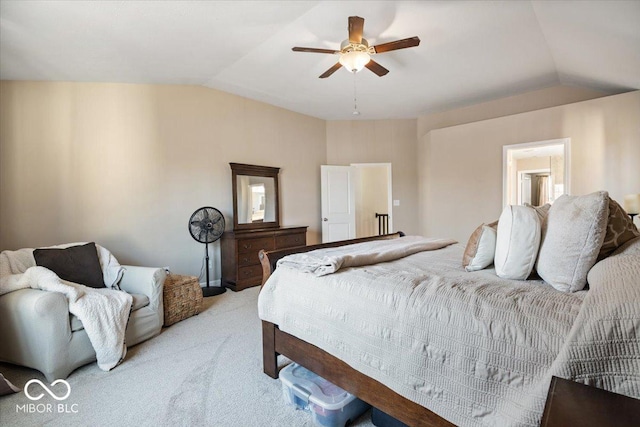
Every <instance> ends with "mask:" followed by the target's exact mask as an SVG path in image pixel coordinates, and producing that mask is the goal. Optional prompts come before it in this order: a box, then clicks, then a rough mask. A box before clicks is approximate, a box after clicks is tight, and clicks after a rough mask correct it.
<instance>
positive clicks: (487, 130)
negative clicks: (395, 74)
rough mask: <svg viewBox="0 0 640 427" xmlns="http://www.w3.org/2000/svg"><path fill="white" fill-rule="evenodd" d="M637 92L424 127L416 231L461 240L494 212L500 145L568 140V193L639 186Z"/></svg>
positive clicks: (498, 206)
mask: <svg viewBox="0 0 640 427" xmlns="http://www.w3.org/2000/svg"><path fill="white" fill-rule="evenodd" d="M639 117H640V91H636V92H630V93H626V94H621V95H614V96H608V97H602V98H597V99H593V100H589V101H583V102H578V103H574V104H568V105H563V106H558V107H552V108H545V109H541V110H537V111H532V112H526V113H521V114H515V115H510V116H506V117H501V118H495V119H490V120H483V121H478V122H474V123H469V124H464V125H459V126H453V127H449V128H444V129H437V130H432V131H431V132H430V133H429V134H428V135H427V136H428V137H427V138H423V139H421V141H420V149H419V153H420V156H421V157H420V160H419V162H420V163H421V164H423V165H429V168H428V171H426V172H424V173H423V174H422V175H423V178H422V179H424V180H425V181H424V184H423V185H422V186H421V188H420V207H421V212H423V216H422V222H421V225H420V229H421V233H423V234H425V235H432V236H450V237H454V238H456V239H458V240H460V241H461V242H466V240H467V239H468V237H469V234H470V233H471V232H472V231H473V230H474V228H475V227H477V226H478V225H479V224H480V223H481V222H489V221H493V220H495V219H496V218H498V216H499V215H500V212H501V210H502V146H504V145H509V144H517V143H524V142H533V141H543V140H550V139H558V138H570V139H571V168H570V176H571V193H572V194H576V195H578V194H586V193H589V192H592V191H596V190H608V191H609V193H610V195H611V197H612V198H614V199H616V200H618V201H619V202H620V201H622V200H623V197H624V195H625V194H629V193H637V192H638V191H640V187H639V186H640V168H638V167H637V163H638V159H640V120H639V119H638V118H639Z"/></svg>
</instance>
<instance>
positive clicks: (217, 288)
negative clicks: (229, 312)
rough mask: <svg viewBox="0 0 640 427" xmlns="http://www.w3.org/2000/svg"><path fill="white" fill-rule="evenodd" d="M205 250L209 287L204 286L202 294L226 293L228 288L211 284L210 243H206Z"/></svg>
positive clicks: (207, 295)
mask: <svg viewBox="0 0 640 427" xmlns="http://www.w3.org/2000/svg"><path fill="white" fill-rule="evenodd" d="M204 252H205V259H206V266H207V287H206V288H202V296H204V297H213V296H216V295H220V294H224V293H225V292H226V291H227V288H225V287H224V286H209V243H205V245H204Z"/></svg>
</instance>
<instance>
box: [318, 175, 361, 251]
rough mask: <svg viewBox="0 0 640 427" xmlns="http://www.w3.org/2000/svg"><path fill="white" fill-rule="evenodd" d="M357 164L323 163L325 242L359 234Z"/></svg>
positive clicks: (322, 189)
mask: <svg viewBox="0 0 640 427" xmlns="http://www.w3.org/2000/svg"><path fill="white" fill-rule="evenodd" d="M354 169H355V168H354V167H353V166H320V181H321V191H320V193H321V199H322V242H323V243H327V242H335V241H338V240H346V239H353V238H355V237H356V202H355V185H354Z"/></svg>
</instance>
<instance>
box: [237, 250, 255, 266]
mask: <svg viewBox="0 0 640 427" xmlns="http://www.w3.org/2000/svg"><path fill="white" fill-rule="evenodd" d="M257 264H260V258H259V257H258V253H257V252H245V253H243V254H238V267H244V266H247V265H257Z"/></svg>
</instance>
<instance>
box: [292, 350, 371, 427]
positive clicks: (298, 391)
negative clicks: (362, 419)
mask: <svg viewBox="0 0 640 427" xmlns="http://www.w3.org/2000/svg"><path fill="white" fill-rule="evenodd" d="M280 381H281V382H282V395H283V396H284V400H285V402H286V403H287V404H288V405H292V406H295V407H296V409H303V410H306V411H308V412H311V414H312V417H313V423H314V424H315V425H317V426H321V427H344V426H345V425H346V424H347V422H349V421H355V419H356V418H358V417H359V416H360V415H362V413H363V412H364V411H366V410H367V409H369V408H370V406H369V405H368V404H366V403H365V402H363V401H362V400H360V399H358V398H357V397H355V396H354V395H353V394H350V393H347V392H346V391H344V390H343V389H341V388H340V387H338V386H337V385H335V384H332V383H330V382H329V381H327V380H325V379H324V378H322V377H320V376H318V375H316V374H314V373H313V372H311V371H309V370H308V369H306V368H304V367H302V366H300V365H298V364H297V363H292V364H291V365H289V366H287V367H286V368H284V369H283V370H282V371H280Z"/></svg>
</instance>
